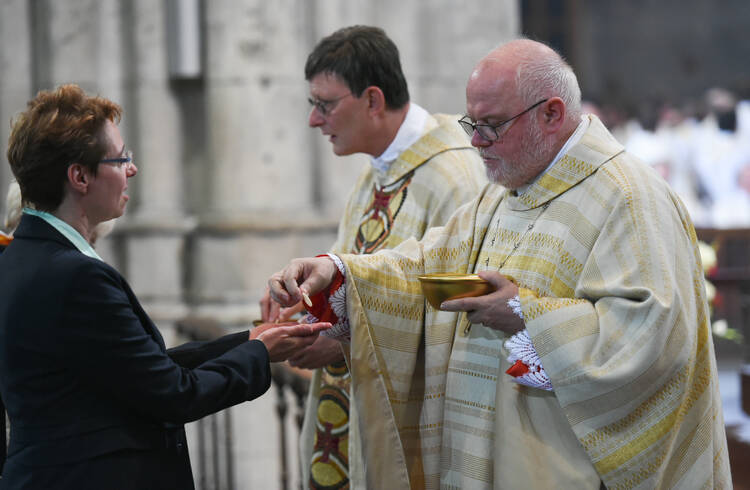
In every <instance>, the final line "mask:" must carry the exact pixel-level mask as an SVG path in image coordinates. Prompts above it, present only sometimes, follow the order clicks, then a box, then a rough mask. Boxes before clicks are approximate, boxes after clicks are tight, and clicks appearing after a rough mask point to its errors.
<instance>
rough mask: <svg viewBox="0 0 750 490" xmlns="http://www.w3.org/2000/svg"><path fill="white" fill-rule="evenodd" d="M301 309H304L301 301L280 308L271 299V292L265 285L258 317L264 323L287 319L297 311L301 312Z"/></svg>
mask: <svg viewBox="0 0 750 490" xmlns="http://www.w3.org/2000/svg"><path fill="white" fill-rule="evenodd" d="M302 310H304V307H303V305H302V303H301V302H300V303H297V304H296V305H293V306H290V307H289V308H282V307H281V306H279V304H278V303H277V302H276V301H274V300H273V299H271V292H270V290H269V289H268V288H267V287H266V292H265V293H264V294H263V297H262V298H261V299H260V318H261V320H263V322H264V323H274V322H286V321H289V319H290V318H292V317H293V316H294V315H296V314H297V313H301V312H302Z"/></svg>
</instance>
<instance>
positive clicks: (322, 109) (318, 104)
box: [307, 92, 352, 116]
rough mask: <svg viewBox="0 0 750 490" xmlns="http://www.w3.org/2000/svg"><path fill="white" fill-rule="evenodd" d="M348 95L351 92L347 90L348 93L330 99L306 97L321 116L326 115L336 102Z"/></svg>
mask: <svg viewBox="0 0 750 490" xmlns="http://www.w3.org/2000/svg"><path fill="white" fill-rule="evenodd" d="M350 95H352V93H351V92H349V93H348V94H344V95H342V96H341V97H336V98H335V99H331V100H324V99H316V98H314V97H308V98H307V101H308V102H309V103H310V105H311V106H312V107H314V108H316V109H317V110H318V112H319V113H320V115H321V116H327V115H328V114H329V113H330V112H331V111H332V110H333V105H334V104H335V103H336V102H338V101H340V100H341V99H343V98H344V97H348V96H350Z"/></svg>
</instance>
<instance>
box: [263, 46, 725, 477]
mask: <svg viewBox="0 0 750 490" xmlns="http://www.w3.org/2000/svg"><path fill="white" fill-rule="evenodd" d="M466 109H467V111H466V117H464V118H463V119H461V124H462V125H463V127H464V129H466V131H467V133H469V134H470V135H471V142H472V145H474V146H475V147H476V148H477V149H478V150H479V153H480V155H481V156H482V158H483V159H484V163H485V167H486V169H487V174H488V176H489V177H490V180H492V181H493V182H495V183H497V184H501V185H502V186H503V187H500V186H496V185H493V184H490V185H488V186H487V187H486V188H485V189H484V190H483V192H482V193H481V194H480V195H479V196H478V198H477V199H476V200H474V201H473V202H472V203H471V204H469V205H467V206H464V207H462V208H460V209H459V210H458V211H457V212H456V213H455V214H454V215H453V216H452V217H451V218H450V219H449V221H448V223H447V224H446V225H445V226H443V227H441V228H436V229H432V230H429V231H428V232H427V233H426V235H425V238H423V239H422V240H421V241H417V240H407V241H405V242H403V243H402V244H401V245H400V246H399V247H397V248H396V249H393V250H386V251H381V252H379V253H377V254H374V255H371V256H369V257H360V256H356V255H346V254H338V255H334V256H332V257H331V256H325V257H319V258H311V259H296V260H294V261H292V262H291V263H290V264H289V265H288V266H287V267H286V268H285V269H284V270H283V271H280V272H278V273H276V274H274V276H272V277H271V279H270V281H269V285H270V287H271V294H272V296H273V297H274V298H275V299H276V300H277V301H279V302H280V303H281V304H284V305H286V304H289V303H293V302H295V301H297V299H298V298H299V297H300V294H301V292H304V293H306V294H310V295H311V296H313V300H314V301H313V302H314V304H315V305H316V308H317V309H318V310H320V311H318V313H317V315H316V316H318V317H319V318H321V317H326V318H329V319H330V320H331V322H332V323H337V324H341V325H346V326H347V329H343V328H342V329H339V330H340V335H341V337H342V338H343V337H347V336H348V337H349V338H350V350H351V352H352V356H351V361H350V364H349V366H350V369H351V373H352V390H353V392H354V395H355V397H354V398H355V400H354V403H355V404H356V405H357V408H358V409H359V414H358V415H359V418H360V427H363V428H370V429H369V430H368V431H367V432H366V434H365V435H364V436H363V437H362V440H363V441H364V444H363V446H362V447H363V454H364V461H365V462H366V475H367V488H368V489H384V490H391V489H394V488H462V489H491V488H509V489H515V488H571V489H572V488H575V489H591V490H598V489H600V488H603V487H606V488H731V485H732V483H731V477H730V473H729V460H728V455H727V442H726V435H725V433H724V423H723V420H722V410H721V397H720V395H719V385H718V376H717V369H716V359H715V356H714V349H713V344H712V342H711V331H710V323H709V321H708V320H709V311H708V305H707V301H706V294H705V289H704V284H703V271H702V267H701V264H700V256H699V253H698V249H697V243H696V236H695V230H694V229H693V226H692V223H691V221H690V216H689V215H688V213H687V211H686V210H685V207H684V206H683V205H682V203H681V201H680V199H679V198H678V197H677V196H676V194H675V193H674V192H673V191H672V190H671V189H670V188H669V186H668V185H667V184H666V183H665V182H664V181H663V180H662V179H661V178H660V177H659V176H658V175H657V174H656V173H655V172H654V171H653V170H652V169H651V168H650V167H648V166H647V165H645V164H643V163H642V162H639V161H637V160H636V159H634V158H633V157H632V156H630V155H629V154H628V153H627V152H626V151H625V150H624V148H623V147H622V145H620V144H619V143H618V142H617V141H616V140H615V139H614V138H613V137H612V135H611V134H610V133H609V132H608V131H607V129H606V128H605V127H604V125H602V123H601V121H599V119H597V118H596V117H595V116H593V115H588V114H585V115H584V114H582V111H581V92H580V88H579V87H578V82H577V80H576V76H575V74H574V73H573V70H572V69H571V68H570V66H569V65H568V64H567V63H565V61H564V60H563V59H562V58H561V57H560V55H558V54H557V53H555V52H554V51H553V50H552V49H551V48H549V47H548V46H545V45H544V44H541V43H538V42H534V41H530V40H516V41H512V42H510V43H507V44H504V45H502V46H500V47H498V48H496V49H495V50H493V51H491V52H490V53H489V54H488V55H487V56H486V57H484V58H483V59H482V60H481V61H480V62H479V63H478V64H477V66H476V68H475V69H474V71H473V72H472V73H471V75H470V77H469V81H468V84H467V87H466ZM427 273H454V274H455V273H477V274H478V275H479V276H480V277H481V278H482V279H484V280H485V281H487V282H488V283H489V284H490V285H491V286H492V289H494V292H491V293H488V294H484V295H482V296H477V297H470V298H461V299H453V300H449V301H444V302H443V303H442V304H441V305H440V308H439V309H435V308H433V307H431V306H429V305H425V304H424V300H423V297H422V296H421V295H420V288H419V281H418V277H419V276H420V275H424V274H427ZM326 300H328V305H329V307H325V301H326ZM385 393H387V395H388V396H382V394H385ZM385 448H388V449H385Z"/></svg>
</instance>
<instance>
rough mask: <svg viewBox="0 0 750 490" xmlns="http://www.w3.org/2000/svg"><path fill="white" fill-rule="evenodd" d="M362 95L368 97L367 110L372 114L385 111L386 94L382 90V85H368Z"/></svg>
mask: <svg viewBox="0 0 750 490" xmlns="http://www.w3.org/2000/svg"><path fill="white" fill-rule="evenodd" d="M362 97H366V99H365V100H367V110H368V111H369V112H370V113H371V114H378V113H381V112H385V94H384V93H383V91H382V90H380V87H376V86H374V85H371V86H369V87H367V88H366V89H365V91H364V92H363V93H362Z"/></svg>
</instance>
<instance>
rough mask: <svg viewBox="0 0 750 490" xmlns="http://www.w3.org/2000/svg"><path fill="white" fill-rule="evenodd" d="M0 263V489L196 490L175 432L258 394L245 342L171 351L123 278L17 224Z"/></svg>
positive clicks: (257, 372) (263, 370)
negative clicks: (4, 452)
mask: <svg viewBox="0 0 750 490" xmlns="http://www.w3.org/2000/svg"><path fill="white" fill-rule="evenodd" d="M14 236H15V239H14V240H13V242H12V243H11V244H10V245H9V246H8V247H7V248H6V250H5V252H4V253H2V254H0V291H1V292H2V294H0V393H1V394H2V399H3V400H4V401H5V405H6V409H7V411H8V416H9V419H10V426H11V433H10V447H9V449H8V459H7V461H6V463H5V468H4V470H3V477H2V479H0V489H11V488H12V489H16V488H71V489H73V488H75V489H77V490H78V489H84V488H108V489H113V488H128V489H130V488H132V489H144V488H154V489H157V488H176V489H182V488H193V479H192V475H191V471H190V462H189V458H188V453H187V447H186V442H185V433H184V429H183V426H182V424H184V423H186V422H190V421H193V420H196V419H199V418H201V417H203V416H205V415H208V414H211V413H214V412H217V411H219V410H222V409H224V408H227V407H230V406H232V405H235V404H238V403H241V402H243V401H246V400H252V399H253V398H256V397H258V396H260V395H261V394H263V393H264V392H265V391H266V390H267V389H268V387H269V386H270V379H271V374H270V366H269V359H268V352H267V350H266V348H265V346H264V345H263V343H262V342H260V341H257V340H253V341H248V340H247V339H248V333H247V332H242V333H239V334H234V335H228V336H226V337H222V338H221V339H219V340H217V341H213V342H209V343H190V344H186V345H184V346H180V347H178V348H175V349H170V351H169V353H168V352H167V350H166V349H165V347H164V341H163V340H162V337H161V335H160V334H159V331H158V330H157V328H156V326H155V325H154V323H153V322H152V321H151V320H150V319H149V317H148V315H146V313H145V312H144V311H143V309H142V308H141V305H140V304H139V303H138V300H137V299H136V297H135V295H134V294H133V292H132V291H131V289H130V287H129V286H128V284H127V283H126V282H125V280H124V279H123V278H122V276H121V275H120V274H119V273H118V272H117V271H116V270H114V269H113V268H112V267H110V266H109V265H107V264H106V263H104V262H102V261H100V260H97V259H93V258H90V257H87V256H85V255H83V254H82V253H80V252H79V251H78V250H77V249H76V248H75V247H74V246H73V244H71V243H70V242H69V241H68V240H67V239H66V238H65V237H63V236H62V235H61V234H60V233H59V232H58V231H57V230H55V229H54V228H53V227H52V226H50V225H49V224H48V223H47V222H46V221H44V220H42V219H40V218H38V217H35V216H30V215H24V216H23V218H22V220H21V223H20V225H19V227H18V229H17V230H16V232H15V234H14Z"/></svg>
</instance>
